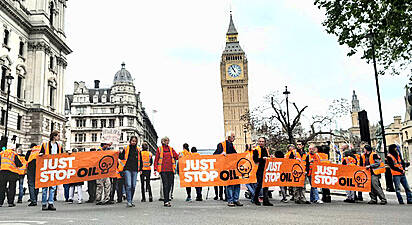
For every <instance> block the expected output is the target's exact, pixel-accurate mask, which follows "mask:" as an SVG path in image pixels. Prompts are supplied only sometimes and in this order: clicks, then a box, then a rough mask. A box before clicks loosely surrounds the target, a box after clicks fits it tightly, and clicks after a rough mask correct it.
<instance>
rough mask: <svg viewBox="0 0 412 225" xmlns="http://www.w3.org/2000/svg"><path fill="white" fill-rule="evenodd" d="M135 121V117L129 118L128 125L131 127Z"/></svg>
mask: <svg viewBox="0 0 412 225" xmlns="http://www.w3.org/2000/svg"><path fill="white" fill-rule="evenodd" d="M133 123H134V119H133V118H129V120H128V125H129V127H132V126H133Z"/></svg>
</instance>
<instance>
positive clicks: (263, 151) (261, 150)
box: [253, 137, 273, 206]
mask: <svg viewBox="0 0 412 225" xmlns="http://www.w3.org/2000/svg"><path fill="white" fill-rule="evenodd" d="M269 157H270V155H269V150H268V149H267V148H266V138H264V137H260V138H259V140H258V146H256V148H255V149H254V150H253V161H254V162H255V163H256V164H258V169H257V172H256V178H257V186H256V190H255V193H259V192H260V189H262V182H263V172H264V171H265V164H266V159H267V158H269ZM268 190H269V188H267V187H265V188H263V205H264V206H273V204H272V203H270V202H269V196H268ZM253 203H254V204H255V205H260V202H259V195H258V194H257V195H255V196H254V197H253Z"/></svg>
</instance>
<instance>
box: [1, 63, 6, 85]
mask: <svg viewBox="0 0 412 225" xmlns="http://www.w3.org/2000/svg"><path fill="white" fill-rule="evenodd" d="M6 75H7V68H6V67H5V66H3V67H1V90H2V91H6Z"/></svg>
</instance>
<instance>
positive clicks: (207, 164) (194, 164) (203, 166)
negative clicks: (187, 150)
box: [183, 159, 219, 182]
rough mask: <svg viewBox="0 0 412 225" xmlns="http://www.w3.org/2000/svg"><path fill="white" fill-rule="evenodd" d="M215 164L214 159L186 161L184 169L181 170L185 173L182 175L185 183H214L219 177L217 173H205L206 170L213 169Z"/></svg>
mask: <svg viewBox="0 0 412 225" xmlns="http://www.w3.org/2000/svg"><path fill="white" fill-rule="evenodd" d="M215 162H216V159H194V160H193V159H192V160H186V167H185V168H184V169H183V171H187V172H185V173H184V174H185V175H184V176H185V182H192V181H194V182H199V181H201V182H209V181H214V180H215V179H216V178H217V177H218V176H219V173H218V172H217V171H206V170H213V169H215ZM193 170H194V171H193ZM199 170H200V171H199ZM189 171H190V172H189Z"/></svg>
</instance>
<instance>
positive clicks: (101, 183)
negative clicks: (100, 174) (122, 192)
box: [96, 143, 111, 205]
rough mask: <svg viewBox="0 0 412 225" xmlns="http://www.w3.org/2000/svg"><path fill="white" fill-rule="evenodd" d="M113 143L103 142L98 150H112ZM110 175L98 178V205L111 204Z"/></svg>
mask: <svg viewBox="0 0 412 225" xmlns="http://www.w3.org/2000/svg"><path fill="white" fill-rule="evenodd" d="M110 145H111V143H101V144H100V147H99V148H98V149H97V150H98V151H106V150H110ZM110 186H111V183H110V177H105V178H102V179H98V180H97V181H96V205H108V204H110Z"/></svg>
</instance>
